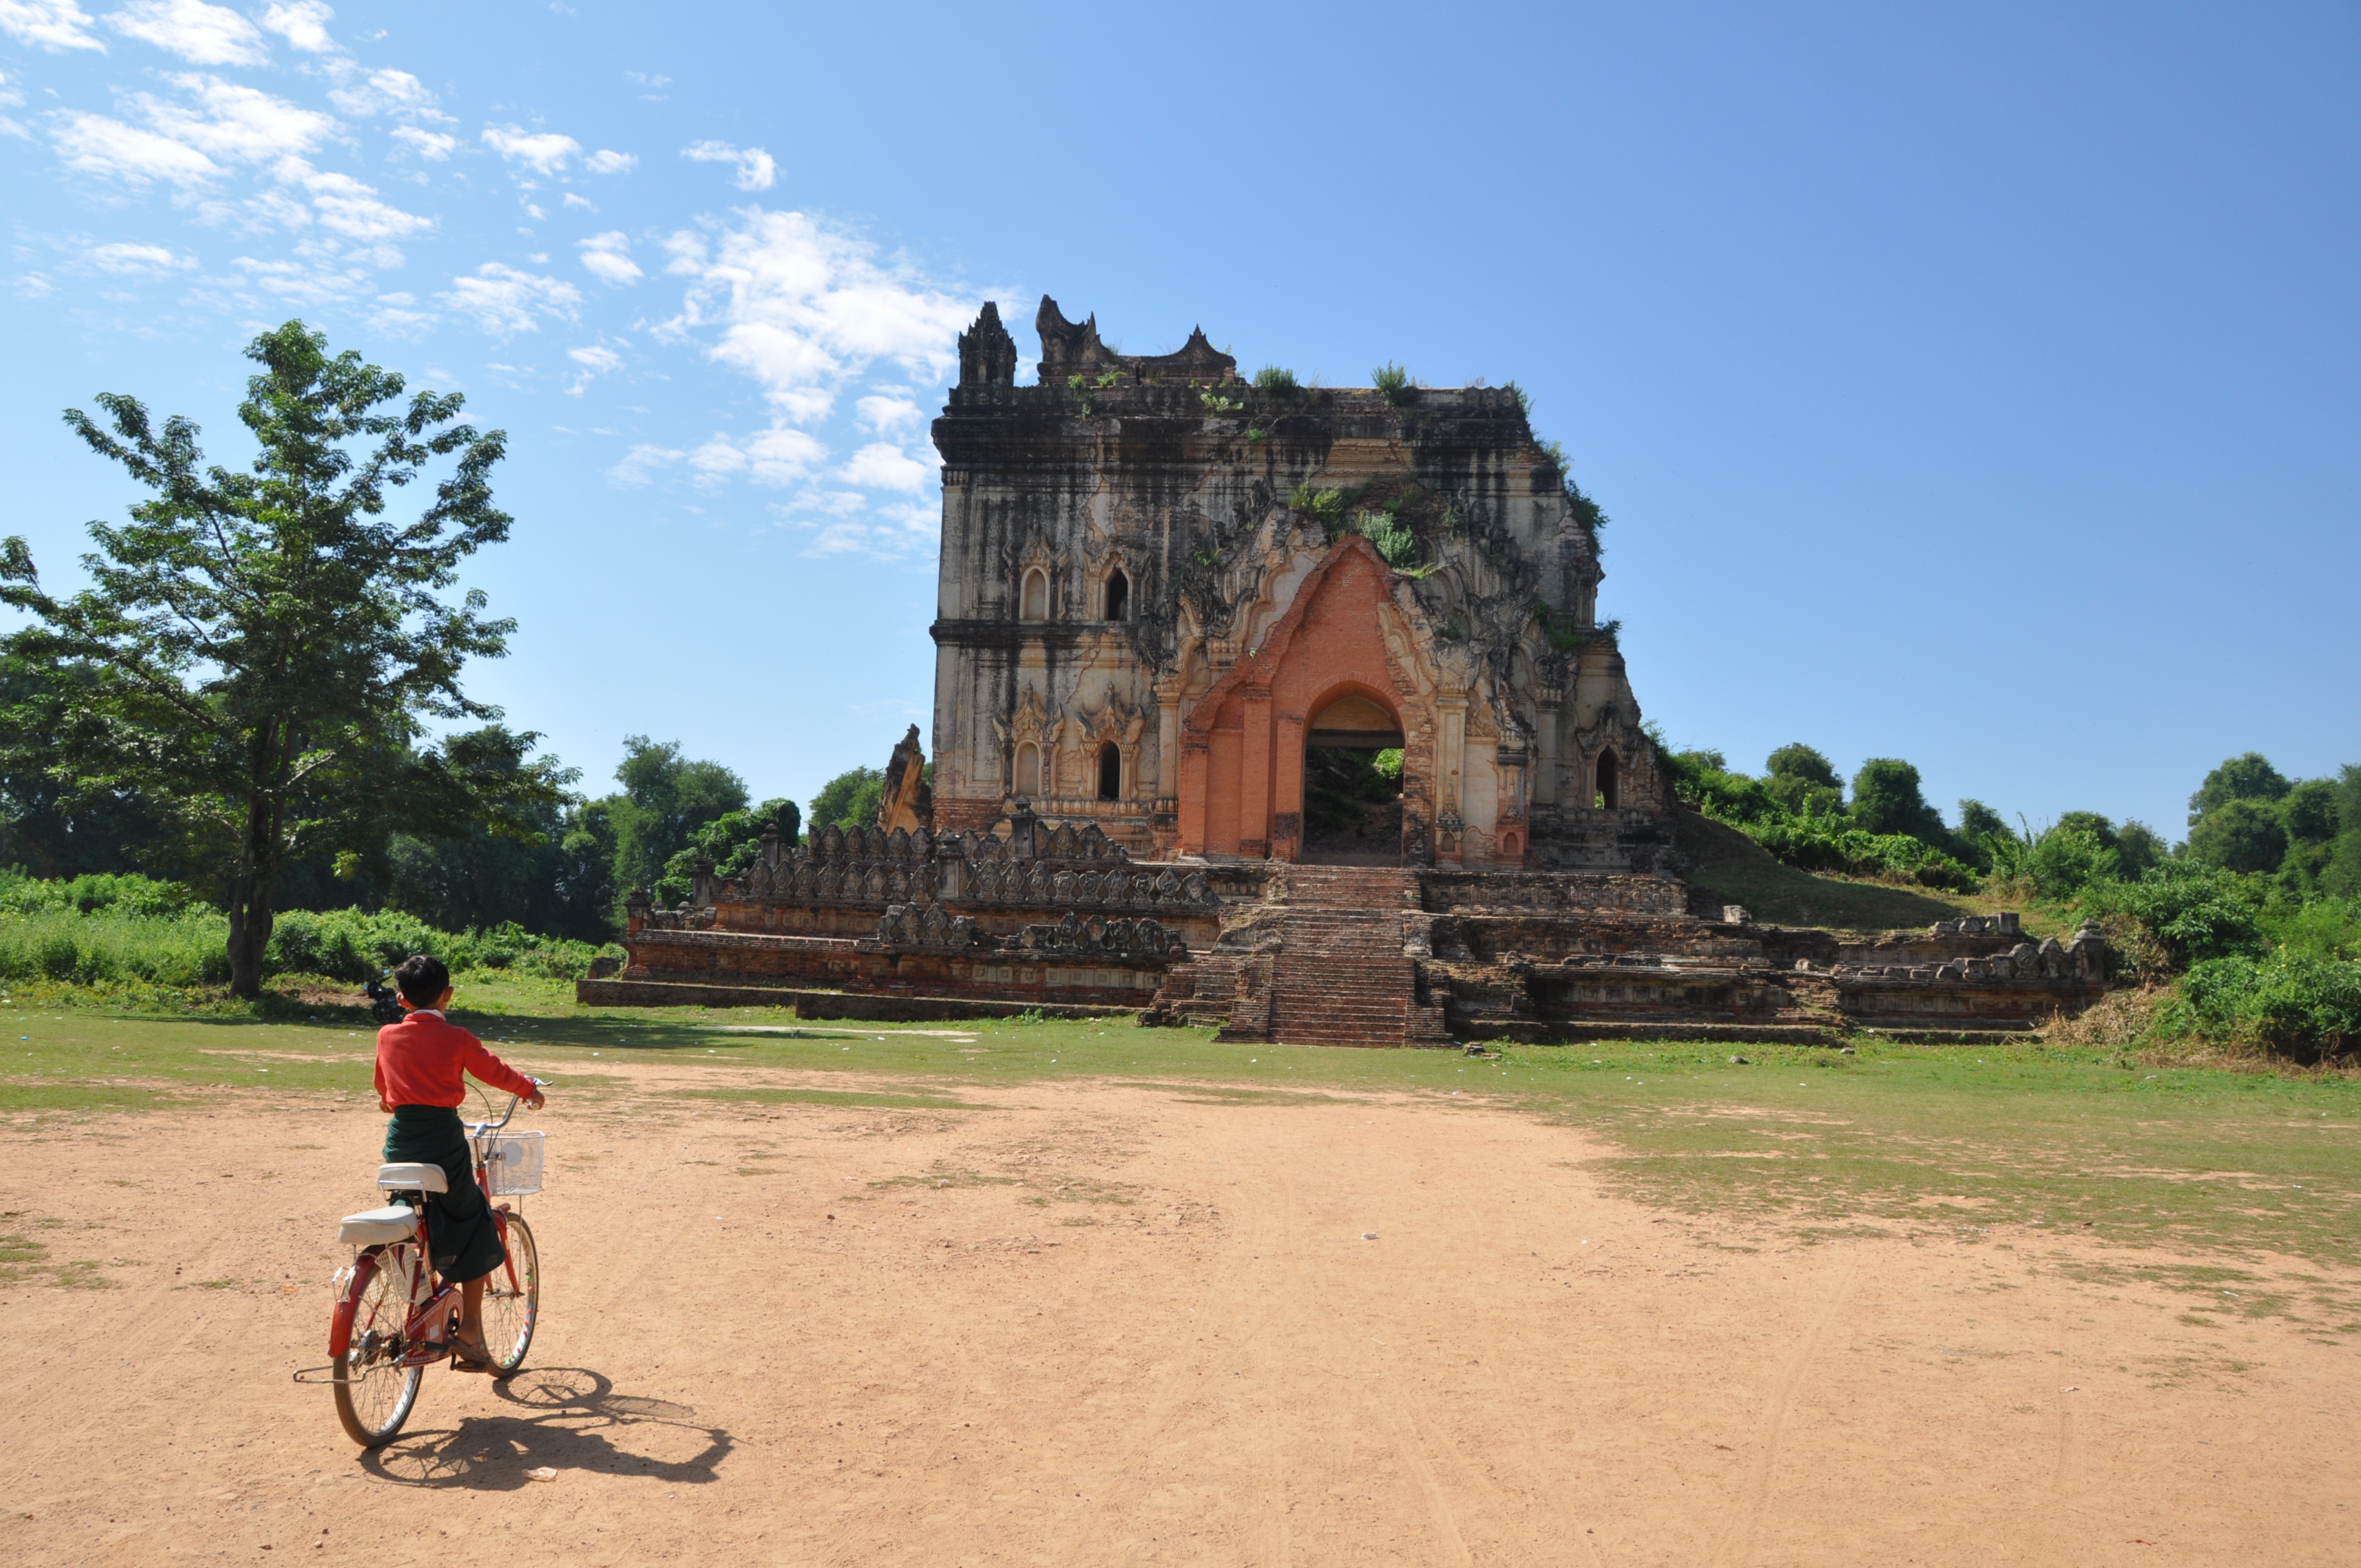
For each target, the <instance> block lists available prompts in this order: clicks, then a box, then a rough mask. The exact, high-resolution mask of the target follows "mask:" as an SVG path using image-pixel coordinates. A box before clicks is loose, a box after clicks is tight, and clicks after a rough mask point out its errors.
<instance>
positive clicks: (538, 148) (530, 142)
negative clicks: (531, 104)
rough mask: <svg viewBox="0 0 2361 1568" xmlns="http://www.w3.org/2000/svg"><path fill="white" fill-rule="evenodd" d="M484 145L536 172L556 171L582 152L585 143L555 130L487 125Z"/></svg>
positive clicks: (502, 156)
mask: <svg viewBox="0 0 2361 1568" xmlns="http://www.w3.org/2000/svg"><path fill="white" fill-rule="evenodd" d="M484 145H485V146H486V147H488V148H491V149H492V150H493V151H494V152H496V153H498V154H500V157H501V158H502V159H506V160H507V161H509V162H511V163H519V164H522V165H523V166H524V167H525V168H527V169H530V170H533V172H534V173H535V174H555V173H556V172H557V171H558V170H561V169H564V168H565V167H566V164H567V163H568V162H569V161H570V160H572V159H575V158H577V157H578V156H580V154H581V151H582V144H581V143H580V142H578V141H576V140H575V139H574V138H573V137H567V136H560V135H558V134H557V133H556V132H555V131H529V130H526V129H525V128H524V127H523V126H485V127H484Z"/></svg>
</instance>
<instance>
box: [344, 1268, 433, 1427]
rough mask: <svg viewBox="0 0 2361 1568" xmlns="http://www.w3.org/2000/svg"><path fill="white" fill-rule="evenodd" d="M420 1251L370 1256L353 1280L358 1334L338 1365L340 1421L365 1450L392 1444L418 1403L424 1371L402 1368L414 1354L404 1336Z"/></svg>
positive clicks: (354, 1308)
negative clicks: (405, 1358)
mask: <svg viewBox="0 0 2361 1568" xmlns="http://www.w3.org/2000/svg"><path fill="white" fill-rule="evenodd" d="M417 1257H418V1249H417V1248H416V1247H415V1246H409V1245H404V1246H391V1247H387V1248H385V1249H384V1250H382V1251H380V1252H375V1253H370V1254H367V1255H364V1256H363V1257H362V1258H361V1260H360V1262H359V1263H358V1264H357V1266H355V1273H354V1275H353V1283H352V1291H353V1332H352V1339H351V1342H350V1343H348V1344H347V1345H346V1350H345V1354H343V1355H342V1356H341V1357H339V1358H338V1359H337V1362H336V1381H335V1390H336V1420H339V1421H342V1422H343V1423H344V1427H345V1434H346V1436H347V1437H350V1438H351V1439H352V1440H353V1441H354V1442H357V1443H359V1444H360V1445H361V1446H362V1447H363V1448H379V1447H382V1446H383V1445H385V1444H386V1443H389V1442H392V1441H393V1439H394V1436H395V1434H396V1433H398V1432H400V1431H401V1424H402V1423H403V1422H404V1421H406V1420H409V1419H410V1411H411V1409H412V1407H413V1406H414V1405H416V1404H417V1403H418V1385H419V1383H420V1382H421V1381H422V1380H423V1378H424V1377H425V1376H426V1368H424V1367H423V1366H404V1365H401V1358H402V1354H403V1353H404V1352H405V1351H406V1350H407V1349H408V1348H409V1347H408V1346H407V1345H405V1344H404V1343H402V1338H401V1331H402V1327H403V1325H404V1324H405V1323H407V1322H408V1321H409V1319H410V1296H411V1284H412V1278H411V1271H412V1269H413V1268H415V1267H416V1266H417Z"/></svg>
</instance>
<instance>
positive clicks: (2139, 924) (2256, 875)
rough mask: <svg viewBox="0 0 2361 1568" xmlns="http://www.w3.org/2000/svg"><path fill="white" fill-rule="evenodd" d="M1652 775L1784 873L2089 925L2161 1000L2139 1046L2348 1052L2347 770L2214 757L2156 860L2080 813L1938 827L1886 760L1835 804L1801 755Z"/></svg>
mask: <svg viewBox="0 0 2361 1568" xmlns="http://www.w3.org/2000/svg"><path fill="white" fill-rule="evenodd" d="M1664 758H1665V763H1666V766H1667V767H1668V768H1669V769H1670V770H1671V772H1672V775H1673V784H1674V790H1675V794H1677V795H1678V796H1679V797H1680V798H1681V799H1682V800H1683V801H1685V802H1686V803H1687V804H1688V805H1690V806H1693V807H1695V808H1696V809H1697V810H1699V811H1702V812H1704V813H1706V814H1707V815H1708V816H1711V817H1716V818H1718V819H1719V820H1721V821H1723V822H1726V823H1729V824H1730V826H1732V827H1734V828H1738V829H1740V830H1741V832H1744V833H1746V834H1747V835H1749V836H1750V837H1752V839H1754V840H1755V841H1756V842H1757V843H1760V844H1761V845H1762V846H1763V848H1764V849H1765V850H1769V851H1770V852H1771V854H1772V855H1773V856H1774V857H1775V858H1777V859H1779V860H1781V861H1784V862H1786V863H1787V864H1789V865H1793V866H1796V867H1799V868H1801V869H1803V870H1806V871H1815V872H1839V873H1841V874H1846V875H1854V876H1870V877H1879V878H1883V879H1886V880H1890V881H1903V882H1912V883H1919V884H1921V885H1925V886H1930V887H1938V888H1945V889H1949V890H1951V891H1954V892H1961V893H1966V892H1978V891H1980V892H1982V893H1984V894H1992V895H1994V896H1997V897H2001V898H2004V899H2007V900H2010V901H2012V902H2015V903H2019V904H2022V905H2027V906H2035V907H2039V906H2048V907H2050V908H2052V909H2055V910H2058V911H2060V912H2063V913H2065V914H2067V915H2069V916H2071V917H2074V918H2085V917H2087V918H2092V919H2096V920H2098V921H2100V922H2101V924H2102V925H2103V926H2104V927H2106V929H2107V931H2108V934H2109V936H2110V937H2111V938H2112V939H2113V940H2114V944H2115V946H2116V947H2117V948H2118V949H2119V950H2120V951H2121V952H2122V953H2123V954H2124V956H2125V960H2126V963H2127V965H2128V967H2129V969H2130V970H2131V972H2132V974H2133V975H2134V976H2135V977H2136V978H2137V979H2139V980H2141V981H2146V982H2147V983H2149V984H2151V985H2158V986H2169V992H2166V993H2164V994H2163V997H2162V1000H2160V1001H2159V1002H2158V1003H2156V1004H2155V1006H2154V1009H2153V1011H2152V1013H2151V1014H2147V1015H2145V1019H2144V1022H2143V1023H2142V1025H2141V1028H2142V1030H2143V1031H2144V1032H2145V1035H2146V1036H2147V1037H2153V1038H2155V1039H2158V1040H2171V1039H2188V1038H2197V1039H2202V1040H2205V1041H2209V1042H2213V1043H2217V1044H2223V1045H2240V1046H2257V1047H2264V1048H2267V1049H2269V1050H2271V1051H2274V1052H2276V1053H2279V1054H2282V1055H2288V1056H2293V1057H2296V1058H2301V1059H2307V1060H2309V1059H2317V1058H2322V1057H2331V1056H2338V1055H2342V1054H2345V1053H2349V1052H2354V1051H2361V961H2356V960H2361V767H2356V766H2354V765H2351V764H2349V763H2348V764H2347V765H2345V767H2343V768H2341V769H2339V770H2338V772H2337V775H2336V776H2335V777H2334V778H2325V779H2304V780H2292V779H2290V778H2288V777H2287V776H2286V775H2285V774H2283V773H2280V772H2279V770H2278V769H2277V768H2275V767H2273V766H2272V765H2271V763H2270V762H2269V761H2268V760H2267V759H2266V758H2264V757H2262V756H2261V755H2259V754H2257V753H2256V752H2252V751H2249V752H2247V753H2246V754H2245V755H2243V756H2237V757H2232V758H2230V759H2229V760H2228V761H2226V762H2224V763H2223V764H2222V765H2221V766H2220V767H2218V768H2215V769H2214V770H2213V772H2212V773H2207V774H2206V775H2205V778H2204V780H2203V782H2202V783H2201V784H2199V785H2198V787H2197V790H2196V792H2195V793H2194V794H2193V795H2191V796H2190V797H2189V818H2188V836H2187V837H2186V838H2185V839H2182V840H2181V841H2180V842H2178V843H2171V842H2168V841H2167V840H2166V839H2165V837H2164V836H2163V835H2162V834H2160V833H2158V831H2157V830H2156V829H2154V828H2150V827H2148V826H2147V824H2146V823H2142V822H2136V821H2125V822H2122V823H2117V822H2114V821H2113V820H2111V819H2109V818H2108V817H2103V816H2102V815H2100V814H2099V813H2097V812H2095V811H2070V812H2068V813H2066V814H2065V815H2064V816H2062V817H2059V819H2058V820H2057V821H2055V822H2051V823H2048V824H2045V825H2043V826H2041V827H2038V828H2036V827H2034V826H2032V825H2030V824H2027V823H2025V822H2024V821H2022V819H2020V821H2019V823H2018V825H2017V826H2016V827H2015V828H2011V827H2010V826H2009V825H2008V824H2007V823H2006V822H2005V821H2004V820H2003V819H2002V817H2001V816H2000V814H1999V813H1998V812H1996V811H1993V809H1992V808H1991V807H1990V806H1985V805H1984V804H1983V803H1982V802H1981V801H1975V800H1963V801H1961V802H1960V805H1959V820H1958V822H1957V824H1956V825H1949V824H1946V823H1945V822H1944V820H1943V817H1942V815H1941V813H1939V812H1938V811H1937V810H1936V809H1935V808H1934V807H1932V806H1929V805H1928V804H1927V801H1926V799H1925V796H1924V795H1923V793H1922V790H1921V787H1920V783H1919V776H1918V770H1917V769H1916V768H1915V767H1912V766H1911V765H1910V764H1909V763H1908V762H1901V761H1899V760H1896V759H1894V758H1874V759H1872V760H1871V761H1869V762H1864V763H1862V764H1861V768H1860V770H1859V771H1858V772H1857V773H1854V775H1853V778H1852V788H1851V791H1850V795H1848V794H1847V792H1846V790H1845V788H1844V784H1843V781H1842V780H1841V779H1839V777H1838V775H1837V772H1836V770H1835V768H1833V767H1832V766H1830V765H1829V762H1828V758H1827V757H1826V756H1824V755H1823V754H1822V753H1820V752H1819V751H1815V750H1814V749H1813V748H1811V747H1809V746H1805V745H1800V744H1798V745H1793V746H1782V747H1781V748H1779V750H1777V751H1773V752H1772V753H1771V755H1770V757H1769V758H1768V759H1767V760H1766V761H1765V762H1764V765H1763V773H1762V775H1761V776H1759V777H1757V776H1753V775H1750V774H1747V773H1738V772H1736V771H1734V770H1732V769H1731V768H1730V765H1729V762H1728V761H1727V759H1725V758H1724V757H1723V755H1722V754H1721V753H1720V752H1719V751H1703V750H1696V751H1674V750H1672V749H1670V748H1664Z"/></svg>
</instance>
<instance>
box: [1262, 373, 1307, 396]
mask: <svg viewBox="0 0 2361 1568" xmlns="http://www.w3.org/2000/svg"><path fill="white" fill-rule="evenodd" d="M1254 384H1255V390H1257V391H1258V392H1268V393H1270V394H1271V395H1272V396H1274V397H1280V398H1291V397H1293V396H1295V394H1296V393H1297V392H1299V391H1301V388H1300V387H1298V386H1297V385H1296V384H1295V372H1294V371H1292V370H1285V369H1281V368H1280V367H1278V366H1276V365H1266V366H1264V367H1262V368H1261V369H1259V370H1257V371H1256V372H1255V378H1254Z"/></svg>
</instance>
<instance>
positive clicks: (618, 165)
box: [582, 147, 640, 174]
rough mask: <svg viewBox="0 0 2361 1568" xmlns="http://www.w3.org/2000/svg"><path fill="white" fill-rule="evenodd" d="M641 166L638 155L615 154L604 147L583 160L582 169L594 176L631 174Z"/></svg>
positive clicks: (628, 153) (629, 153)
mask: <svg viewBox="0 0 2361 1568" xmlns="http://www.w3.org/2000/svg"><path fill="white" fill-rule="evenodd" d="M639 166H640V155H639V154H638V153H635V152H615V151H612V150H610V149H609V148H603V147H602V148H599V149H598V151H596V152H594V153H592V154H591V155H590V156H589V157H588V158H586V159H583V160H582V167H583V168H585V169H588V170H589V171H590V172H591V173H593V174H629V173H630V172H631V170H634V169H637V168H638V167H639Z"/></svg>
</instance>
